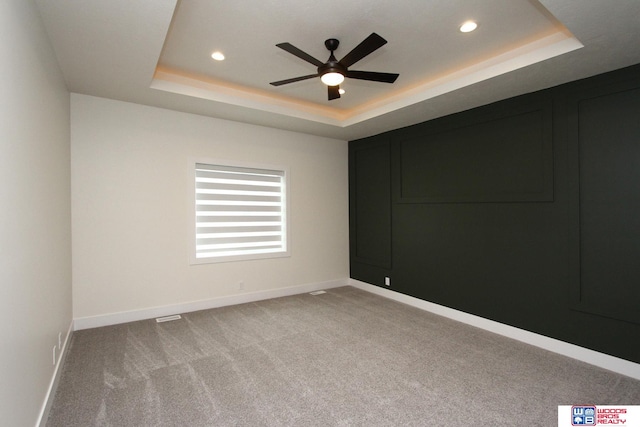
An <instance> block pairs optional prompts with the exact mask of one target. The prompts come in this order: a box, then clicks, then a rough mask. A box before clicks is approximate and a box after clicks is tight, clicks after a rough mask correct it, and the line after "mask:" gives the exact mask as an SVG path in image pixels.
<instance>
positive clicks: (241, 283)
mask: <svg viewBox="0 0 640 427" xmlns="http://www.w3.org/2000/svg"><path fill="white" fill-rule="evenodd" d="M238 290H239V291H244V282H243V281H242V280H240V281H239V282H238Z"/></svg>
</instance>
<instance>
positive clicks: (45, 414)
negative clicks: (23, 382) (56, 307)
mask: <svg viewBox="0 0 640 427" xmlns="http://www.w3.org/2000/svg"><path fill="white" fill-rule="evenodd" d="M72 334H73V320H72V321H71V323H70V324H69V329H67V335H66V336H65V338H64V342H63V344H62V348H61V349H60V355H59V356H58V361H57V362H56V366H55V368H54V369H53V376H52V377H51V381H50V382H49V387H48V388H47V393H46V394H45V396H44V402H43V403H42V408H40V413H39V414H38V418H37V420H36V427H45V425H46V424H47V419H48V418H49V411H50V410H51V405H52V404H53V397H54V396H55V394H56V389H57V388H58V382H59V381H60V375H61V373H62V366H63V365H64V361H65V359H66V358H67V351H68V349H69V343H70V342H71V336H72Z"/></svg>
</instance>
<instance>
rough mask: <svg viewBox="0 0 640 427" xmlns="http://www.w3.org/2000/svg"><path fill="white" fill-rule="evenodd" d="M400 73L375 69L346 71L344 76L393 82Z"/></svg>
mask: <svg viewBox="0 0 640 427" xmlns="http://www.w3.org/2000/svg"><path fill="white" fill-rule="evenodd" d="M399 75H400V74H394V73H377V72H375V71H351V70H349V71H347V74H346V77H349V78H352V79H359V80H371V81H373V82H382V83H393V82H395V81H396V79H397V78H398V76H399Z"/></svg>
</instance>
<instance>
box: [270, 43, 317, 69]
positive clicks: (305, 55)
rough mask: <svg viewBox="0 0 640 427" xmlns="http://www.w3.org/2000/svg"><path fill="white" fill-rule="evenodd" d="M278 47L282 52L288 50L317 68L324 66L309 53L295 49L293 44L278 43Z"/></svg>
mask: <svg viewBox="0 0 640 427" xmlns="http://www.w3.org/2000/svg"><path fill="white" fill-rule="evenodd" d="M276 46H278V47H279V48H280V49H282V50H286V51H287V52H289V53H290V54H292V55H295V56H297V57H298V58H300V59H303V60H305V61H307V62H309V63H311V64H313V65H315V66H316V67H319V66H321V65H324V62H320V61H319V60H317V59H316V58H314V57H313V56H311V55H309V54H308V53H306V52H303V51H301V50H300V49H298V48H297V47H295V46H294V45H292V44H291V43H278V44H277V45H276Z"/></svg>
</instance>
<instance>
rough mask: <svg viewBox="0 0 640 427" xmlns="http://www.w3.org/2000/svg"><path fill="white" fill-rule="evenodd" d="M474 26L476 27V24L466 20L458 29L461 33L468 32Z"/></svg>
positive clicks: (473, 28)
mask: <svg viewBox="0 0 640 427" xmlns="http://www.w3.org/2000/svg"><path fill="white" fill-rule="evenodd" d="M476 28H478V24H476V23H475V22H473V21H467V22H465V23H464V24H462V25H461V26H460V31H462V32H463V33H470V32H471V31H473V30H475V29H476Z"/></svg>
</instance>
